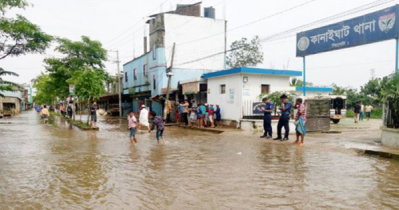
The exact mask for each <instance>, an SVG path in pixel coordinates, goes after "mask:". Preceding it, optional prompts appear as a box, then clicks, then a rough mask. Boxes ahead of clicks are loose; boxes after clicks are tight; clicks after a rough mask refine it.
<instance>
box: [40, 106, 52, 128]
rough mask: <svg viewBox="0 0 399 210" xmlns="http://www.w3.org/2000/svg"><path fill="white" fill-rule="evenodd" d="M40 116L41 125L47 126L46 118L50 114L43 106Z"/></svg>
mask: <svg viewBox="0 0 399 210" xmlns="http://www.w3.org/2000/svg"><path fill="white" fill-rule="evenodd" d="M40 116H41V117H42V118H43V123H44V124H47V122H48V117H49V116H50V112H49V111H48V109H47V106H46V105H44V106H43V109H42V110H40Z"/></svg>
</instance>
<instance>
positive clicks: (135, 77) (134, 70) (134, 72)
mask: <svg viewBox="0 0 399 210" xmlns="http://www.w3.org/2000/svg"><path fill="white" fill-rule="evenodd" d="M133 77H134V80H137V74H136V68H134V69H133Z"/></svg>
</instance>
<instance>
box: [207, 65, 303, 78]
mask: <svg viewBox="0 0 399 210" xmlns="http://www.w3.org/2000/svg"><path fill="white" fill-rule="evenodd" d="M241 73H245V74H260V75H276V76H288V77H299V76H302V71H294V70H277V69H261V68H249V67H238V68H234V69H227V70H222V71H215V72H211V73H206V74H204V75H203V78H204V79H209V78H213V77H221V76H228V75H233V74H241Z"/></svg>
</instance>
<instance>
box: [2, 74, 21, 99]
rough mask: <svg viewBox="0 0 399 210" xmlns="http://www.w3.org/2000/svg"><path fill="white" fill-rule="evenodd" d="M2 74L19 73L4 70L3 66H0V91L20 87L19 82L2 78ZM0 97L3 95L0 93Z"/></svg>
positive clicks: (13, 89)
mask: <svg viewBox="0 0 399 210" xmlns="http://www.w3.org/2000/svg"><path fill="white" fill-rule="evenodd" d="M2 76H16V77H18V76H19V75H18V74H16V73H14V72H12V71H5V70H4V69H3V68H1V67H0V91H15V89H16V88H21V86H20V85H19V84H16V83H14V82H10V81H6V80H3V78H2ZM0 97H4V95H3V94H1V93H0Z"/></svg>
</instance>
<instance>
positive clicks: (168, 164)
mask: <svg viewBox="0 0 399 210" xmlns="http://www.w3.org/2000/svg"><path fill="white" fill-rule="evenodd" d="M99 120H100V122H99V123H98V125H99V126H100V131H98V132H96V131H89V132H88V131H81V130H79V129H77V128H75V127H72V126H71V125H69V124H68V123H67V122H65V121H64V120H60V119H59V118H56V119H55V120H53V121H51V122H50V124H49V125H43V124H42V122H41V120H40V118H39V116H38V114H37V113H36V112H34V111H28V112H23V114H21V115H19V116H17V117H14V118H6V119H0V209H2V210H4V209H129V210H130V209H173V210H174V209H177V210H179V209H184V210H186V209H190V210H191V209H399V161H398V160H391V159H382V158H379V157H374V156H366V155H363V154H358V153H357V152H356V151H355V150H352V149H347V148H344V147H340V146H334V145H330V144H308V145H305V147H303V148H300V147H297V146H294V145H293V144H291V143H290V142H273V141H270V140H261V139H259V135H258V134H252V133H245V132H240V131H238V132H226V133H222V134H212V133H204V132H200V131H191V130H185V129H180V128H175V127H167V128H166V129H167V130H166V131H165V133H164V135H165V139H166V144H164V145H157V143H156V140H155V133H152V134H148V133H146V132H142V133H138V135H137V137H138V141H139V143H138V144H137V145H134V146H132V145H130V144H129V139H128V135H129V133H128V131H127V128H126V127H127V122H125V120H120V119H118V118H99ZM8 123H10V124H8Z"/></svg>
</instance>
